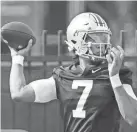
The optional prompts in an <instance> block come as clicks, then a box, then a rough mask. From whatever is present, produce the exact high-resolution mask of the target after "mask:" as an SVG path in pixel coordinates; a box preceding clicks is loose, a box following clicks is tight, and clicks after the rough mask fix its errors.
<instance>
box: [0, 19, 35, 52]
mask: <svg viewBox="0 0 137 132" xmlns="http://www.w3.org/2000/svg"><path fill="white" fill-rule="evenodd" d="M1 35H2V38H3V39H4V40H7V41H8V46H10V47H12V48H14V49H15V50H16V51H19V50H21V49H24V48H26V47H27V45H28V42H29V40H30V39H32V40H33V42H32V44H33V45H34V44H35V43H36V37H35V35H34V32H33V30H32V29H31V28H30V27H29V26H28V25H27V24H24V23H22V22H16V21H15V22H10V23H7V24H5V25H4V26H3V27H2V28H1Z"/></svg>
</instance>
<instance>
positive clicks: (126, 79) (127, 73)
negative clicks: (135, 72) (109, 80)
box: [119, 67, 132, 86]
mask: <svg viewBox="0 0 137 132" xmlns="http://www.w3.org/2000/svg"><path fill="white" fill-rule="evenodd" d="M119 75H120V80H121V82H122V84H129V85H131V86H132V71H131V70H129V69H128V68H126V67H124V68H123V69H122V70H120V73H119Z"/></svg>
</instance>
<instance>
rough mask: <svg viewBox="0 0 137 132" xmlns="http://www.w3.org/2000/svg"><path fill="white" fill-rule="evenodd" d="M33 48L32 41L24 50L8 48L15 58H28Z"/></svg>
mask: <svg viewBox="0 0 137 132" xmlns="http://www.w3.org/2000/svg"><path fill="white" fill-rule="evenodd" d="M6 43H8V42H7V41H6ZM32 46H33V44H32V39H30V40H29V42H28V45H27V47H26V48H24V49H22V50H19V51H16V50H15V49H13V48H11V47H10V46H8V47H9V49H10V52H11V56H14V55H22V56H26V55H27V54H28V52H29V51H30V50H31V48H32Z"/></svg>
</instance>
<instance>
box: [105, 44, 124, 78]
mask: <svg viewBox="0 0 137 132" xmlns="http://www.w3.org/2000/svg"><path fill="white" fill-rule="evenodd" d="M106 58H107V61H108V70H109V76H110V77H111V76H114V75H116V74H118V73H119V70H120V68H121V66H122V63H123V60H124V50H123V49H122V48H121V47H120V46H117V48H115V47H113V48H112V50H111V53H110V54H108V55H107V56H106Z"/></svg>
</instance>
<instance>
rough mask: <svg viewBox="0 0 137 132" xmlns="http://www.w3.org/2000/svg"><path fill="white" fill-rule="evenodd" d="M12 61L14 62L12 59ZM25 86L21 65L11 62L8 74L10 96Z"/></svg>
mask: <svg viewBox="0 0 137 132" xmlns="http://www.w3.org/2000/svg"><path fill="white" fill-rule="evenodd" d="M15 59H16V58H15ZM12 61H14V59H13V58H12ZM22 61H23V60H22ZM25 85H26V81H25V77H24V73H23V66H22V65H21V64H17V63H14V62H12V66H11V72H10V91H11V95H13V94H16V93H18V92H19V91H20V90H21V88H22V87H23V86H25Z"/></svg>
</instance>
